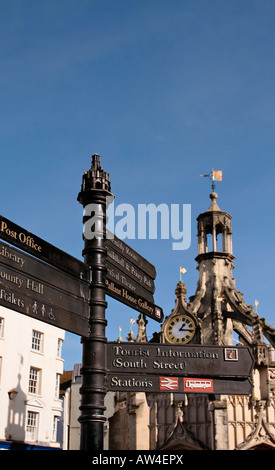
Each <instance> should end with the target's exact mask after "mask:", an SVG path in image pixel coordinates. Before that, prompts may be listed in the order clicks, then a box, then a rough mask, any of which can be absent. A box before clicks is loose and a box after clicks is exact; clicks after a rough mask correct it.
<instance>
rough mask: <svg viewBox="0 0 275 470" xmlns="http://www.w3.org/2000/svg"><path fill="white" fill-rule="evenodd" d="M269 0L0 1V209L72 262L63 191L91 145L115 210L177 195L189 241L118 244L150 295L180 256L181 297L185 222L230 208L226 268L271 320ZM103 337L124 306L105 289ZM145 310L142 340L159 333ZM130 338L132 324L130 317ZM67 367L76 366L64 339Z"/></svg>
mask: <svg viewBox="0 0 275 470" xmlns="http://www.w3.org/2000/svg"><path fill="white" fill-rule="evenodd" d="M274 31H275V3H274V1H273V0H248V1H246V0H237V1H235V0H131V1H129V0H78V1H77V0H74V1H73V0H58V1H56V0H55V1H52V0H47V1H46V0H45V1H42V2H37V1H31V0H25V1H24V0H15V1H12V2H11V1H7V0H2V2H1V3H0V44H1V46H0V51H1V52H0V53H1V74H0V96H1V128H0V151H1V185H0V193H1V214H2V215H3V216H5V217H7V218H8V219H10V220H12V221H13V222H15V223H17V224H18V225H21V226H22V227H24V228H26V229H28V230H30V231H31V232H33V233H35V234H36V235H38V236H40V237H41V238H44V239H45V240H47V241H48V242H49V243H52V244H54V245H55V246H57V247H59V248H61V249H63V250H64V251H66V252H68V253H70V254H72V255H73V256H75V257H77V258H79V259H81V257H82V254H81V252H82V248H83V242H82V237H81V235H82V207H81V206H80V205H79V204H78V202H77V200H76V198H77V195H78V192H79V190H80V185H81V181H82V174H83V172H84V171H85V170H88V169H89V168H90V162H91V155H92V154H93V153H99V154H100V155H101V164H102V166H103V168H104V170H105V171H108V172H109V173H110V177H111V184H112V192H113V193H114V195H115V197H116V200H115V203H116V205H118V204H121V203H128V204H132V205H133V206H135V207H137V205H138V204H141V203H144V204H149V203H155V204H160V203H166V204H168V205H170V204H172V203H173V204H191V206H192V243H191V247H190V248H189V249H188V250H185V251H181V252H179V251H173V250H172V249H171V240H131V241H129V242H128V243H129V245H131V246H132V247H133V248H134V249H135V250H136V251H138V252H139V253H140V254H142V255H143V256H144V257H145V258H147V259H148V260H149V261H151V262H152V264H154V265H155V267H156V270H157V279H156V293H155V302H156V303H157V304H158V305H160V306H162V308H163V310H164V313H165V315H168V314H170V312H171V310H172V308H173V307H174V299H175V294H174V290H175V287H176V284H177V282H178V280H179V266H185V267H186V268H187V273H186V274H185V277H184V281H185V283H186V286H187V289H188V295H190V296H191V295H193V294H194V292H195V289H196V284H197V280H198V272H197V270H196V265H197V264H196V262H195V260H194V258H195V257H196V254H197V237H196V217H197V216H198V214H199V213H201V212H204V211H205V210H206V209H207V208H208V207H209V204H210V200H209V193H210V190H211V184H210V181H209V180H208V179H205V178H200V177H199V175H200V174H201V173H204V174H205V173H209V172H210V171H211V169H212V168H215V169H217V170H222V171H223V181H222V182H220V183H217V192H218V195H219V198H218V204H219V206H220V207H221V209H223V210H225V211H227V212H229V213H230V214H231V215H232V226H233V249H234V254H235V256H236V261H235V266H236V267H235V270H234V276H235V278H236V285H237V288H238V289H239V290H240V291H242V292H243V293H244V300H245V301H246V302H247V303H248V304H254V300H255V299H258V300H259V302H260V306H259V310H258V311H259V314H260V315H261V316H263V317H265V318H266V319H267V321H268V322H269V323H270V324H273V326H275V318H274V312H273V305H274V301H273V295H272V294H273V291H274V261H275V259H274V258H275V256H274V232H275V223H274V207H273V205H274V170H275V164H274V148H275V132H274V130H275V113H274V108H275V106H274V104H275V87H274V76H275V57H274V50H275V35H274ZM108 303H109V307H108V312H107V319H108V328H107V336H108V339H109V340H114V339H117V337H118V326H119V325H121V326H122V336H123V337H124V338H125V337H126V335H127V333H128V330H129V328H130V318H131V317H132V316H134V317H135V318H136V317H137V315H136V312H135V311H134V310H131V309H129V308H128V307H126V306H124V305H122V304H120V303H119V302H116V301H114V300H112V299H110V298H108ZM158 329H159V325H158V324H157V323H156V322H154V321H153V320H149V323H148V336H149V338H150V336H151V334H152V332H153V331H158ZM134 332H135V333H136V327H134ZM66 338H67V339H66V342H65V345H64V349H63V356H64V358H65V368H66V369H68V368H71V367H72V364H73V363H76V362H80V361H81V346H80V338H79V337H77V336H75V335H70V334H66Z"/></svg>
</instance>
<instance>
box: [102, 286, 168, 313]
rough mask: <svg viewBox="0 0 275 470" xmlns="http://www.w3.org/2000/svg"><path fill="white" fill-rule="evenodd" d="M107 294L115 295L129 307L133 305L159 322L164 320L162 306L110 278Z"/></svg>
mask: <svg viewBox="0 0 275 470" xmlns="http://www.w3.org/2000/svg"><path fill="white" fill-rule="evenodd" d="M106 286H107V294H108V295H109V296H110V297H113V298H114V299H116V300H119V301H120V302H122V303H124V304H125V305H127V306H128V307H131V308H133V309H135V310H137V311H138V312H140V313H143V314H144V315H147V316H148V317H150V318H152V319H153V320H156V321H157V322H162V320H163V311H162V308H161V307H158V306H157V305H155V304H154V303H151V302H149V301H148V300H147V299H146V298H144V297H141V296H140V295H138V294H136V293H135V292H133V291H131V290H129V289H126V288H124V287H123V286H121V284H117V283H116V282H114V281H113V280H111V279H110V278H108V277H107V278H106Z"/></svg>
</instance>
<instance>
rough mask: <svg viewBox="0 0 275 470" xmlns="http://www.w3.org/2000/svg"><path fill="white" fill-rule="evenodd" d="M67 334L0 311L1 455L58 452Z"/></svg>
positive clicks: (22, 316)
mask: <svg viewBox="0 0 275 470" xmlns="http://www.w3.org/2000/svg"><path fill="white" fill-rule="evenodd" d="M64 339H65V331H64V330H62V329H60V328H56V327H54V326H51V325H49V324H47V323H44V322H41V321H38V320H36V319H33V318H31V317H28V316H26V315H23V314H20V313H17V312H14V311H13V310H10V309H7V308H4V307H0V406H1V414H0V449H1V448H2V449H14V448H15V449H21V448H23V449H25V448H26V449H32V448H40V447H41V448H60V447H61V443H60V442H59V436H58V425H59V421H60V417H61V415H62V401H61V400H60V398H59V384H60V376H61V374H62V373H63V365H64V361H63V359H62V357H61V351H62V344H63V341H64Z"/></svg>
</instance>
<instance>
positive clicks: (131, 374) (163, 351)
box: [107, 342, 254, 394]
mask: <svg viewBox="0 0 275 470" xmlns="http://www.w3.org/2000/svg"><path fill="white" fill-rule="evenodd" d="M253 364H254V359H253V356H252V353H251V351H250V349H249V348H246V347H238V348H234V347H224V346H204V345H192V346H170V345H167V344H159V343H155V344H154V343H139V344H137V343H112V342H110V343H108V344H107V370H108V373H107V382H108V384H107V387H108V389H109V390H114V391H117V390H120V391H123V390H124V391H135V390H138V387H139V386H140V389H141V390H143V391H151V392H155V391H169V390H170V391H175V392H184V391H189V392H202V393H229V394H231V393H232V394H233V393H240V394H249V393H250V392H251V378H250V376H251V373H252V369H253ZM183 379H184V380H183ZM185 379H186V380H185ZM229 382H230V387H229ZM231 382H234V384H233V383H232V384H231ZM165 383H166V385H165ZM173 386H174V387H175V388H173ZM169 387H170V389H169Z"/></svg>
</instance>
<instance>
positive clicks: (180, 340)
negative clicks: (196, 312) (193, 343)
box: [165, 315, 196, 344]
mask: <svg viewBox="0 0 275 470" xmlns="http://www.w3.org/2000/svg"><path fill="white" fill-rule="evenodd" d="M195 331H196V325H195V322H194V320H193V319H192V318H191V317H189V316H188V315H175V316H174V317H172V318H171V319H170V320H169V322H168V323H167V325H166V329H165V336H166V338H167V340H168V341H169V343H175V344H186V343H188V342H189V341H190V340H191V339H192V338H193V336H194V334H195Z"/></svg>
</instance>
